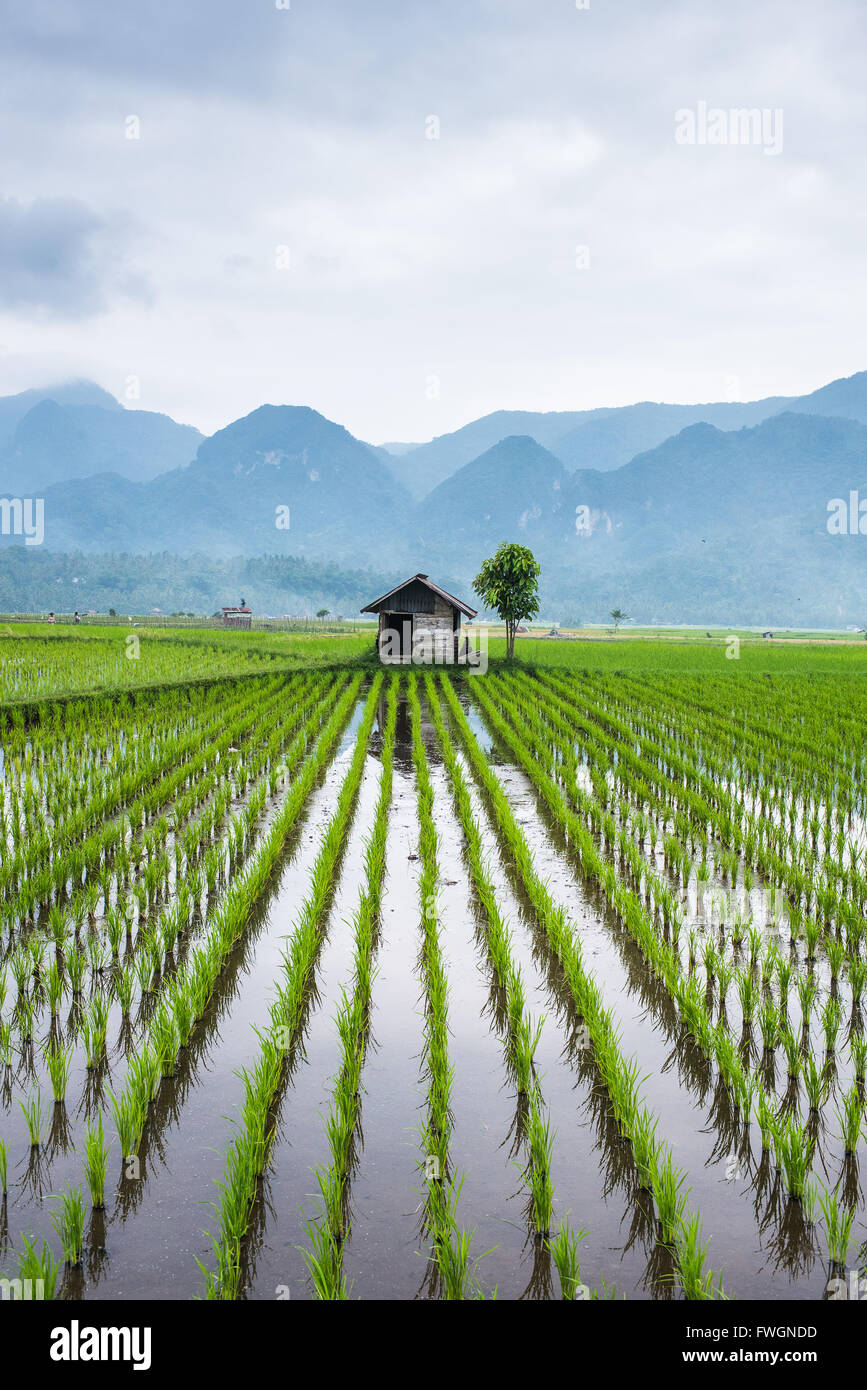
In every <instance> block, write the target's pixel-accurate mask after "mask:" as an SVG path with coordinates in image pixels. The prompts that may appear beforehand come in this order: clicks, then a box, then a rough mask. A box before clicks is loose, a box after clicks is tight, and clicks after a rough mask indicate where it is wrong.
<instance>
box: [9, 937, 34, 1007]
mask: <svg viewBox="0 0 867 1390" xmlns="http://www.w3.org/2000/svg"><path fill="white" fill-rule="evenodd" d="M9 968H10V970H11V971H12V978H13V980H14V981H15V984H16V986H17V988H18V994H19V996H20V995H22V994H24V993H26V990H27V987H28V985H29V984H30V974H31V967H30V957H29V955H28V954H27V952H26V951H23V950H22V949H21V947H20V946H19V947H18V948H17V950H15V951H13V953H12V955H11V956H10V957H9Z"/></svg>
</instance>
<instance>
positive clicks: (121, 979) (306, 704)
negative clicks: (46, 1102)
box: [0, 691, 332, 1026]
mask: <svg viewBox="0 0 867 1390" xmlns="http://www.w3.org/2000/svg"><path fill="white" fill-rule="evenodd" d="M318 694H320V692H318V691H314V692H312V693H311V694H310V695H309V696H308V697H307V699H305V700H303V701H302V702H301V704H300V705H299V706H298V708H297V710H296V711H295V715H296V717H297V718H298V719H300V720H301V727H300V729H299V730H295V723H294V720H293V721H292V724H291V729H292V731H295V738H294V741H293V744H292V747H291V749H290V752H289V754H288V755H287V756H286V758H285V759H284V760H283V762H281V764H280V774H281V777H282V778H285V776H286V775H288V773H289V772H290V771H291V770H292V768H293V767H294V765H295V763H296V762H297V761H298V759H299V758H300V757H301V755H302V753H303V751H304V749H305V748H306V746H307V740H308V738H309V736H310V732H311V729H312V728H313V727H314V725H315V723H316V721H317V720H318V719H320V718H321V717H323V715H324V712H325V710H326V708H327V706H328V705H329V704H330V703H331V699H332V696H331V695H326V696H325V697H324V698H321V699H320V700H319V703H318V705H316V707H315V709H313V712H312V716H311V717H310V719H308V718H306V717H305V716H309V715H310V710H311V705H312V704H313V702H314V701H316V698H317V695H318ZM287 737H288V733H287V731H286V730H285V729H283V728H282V727H281V728H278V730H277V731H276V733H275V735H274V736H273V738H272V739H271V740H270V741H269V742H268V743H266V744H264V745H263V749H264V752H265V753H266V755H267V756H268V757H273V756H275V753H276V751H277V750H278V749H279V748H280V747H281V746H282V745H283V743H284V741H285V739H286V738H287ZM265 793H266V787H265V785H264V784H263V785H262V786H260V788H259V789H258V792H257V794H256V795H255V796H254V797H253V798H251V800H250V801H249V802H248V804H247V806H246V808H245V810H244V812H243V815H241V816H238V817H236V818H235V823H234V824H235V825H236V826H237V828H238V830H240V831H241V832H242V833H243V834H244V835H245V837H246V836H248V835H249V832H250V820H251V816H250V813H251V811H253V812H254V813H256V814H258V812H259V811H260V810H261V808H262V805H263V804H264V798H265ZM212 830H213V824H212V822H211V819H210V818H209V817H207V816H202V817H200V818H199V820H198V821H196V822H195V823H194V825H191V827H190V831H191V832H192V839H194V840H195V841H196V842H198V841H199V839H200V837H201V835H202V834H203V833H210V832H211V831H212ZM229 837H230V839H232V838H233V829H232V827H231V826H230V830H229ZM188 879H189V885H190V886H192V885H193V884H194V883H196V882H198V884H199V886H198V890H197V891H195V892H194V893H191V892H190V891H189V887H188V885H187V884H185V883H182V884H181V886H180V889H179V892H178V896H177V899H176V901H175V903H174V904H173V906H172V908H170V909H169V910H167V911H166V912H164V913H163V915H162V917H161V918H160V920H159V921H158V922H156V923H154V924H153V925H152V926H150V927H147V928H146V927H145V926H144V922H143V919H141V920H140V922H139V932H138V939H137V942H136V951H137V955H136V956H135V957H134V958H133V959H134V964H135V967H136V973H137V975H138V979H139V984H140V986H141V990H142V994H143V996H144V995H149V994H152V992H153V982H154V979H155V977H156V976H158V975H159V974H160V971H161V970H162V968H163V953H164V952H165V956H166V964H168V962H169V953H170V952H171V951H172V950H173V948H174V945H175V942H176V941H177V940H178V938H179V937H183V935H184V934H185V931H186V929H187V927H188V926H189V922H190V918H191V916H192V912H193V911H194V909H195V907H196V905H197V900H198V898H199V897H200V895H201V882H200V879H201V876H200V875H197V874H195V873H193V872H191V870H190V866H188ZM214 886H216V885H215V881H212V882H209V888H212V887H214ZM131 905H132V904H131V902H130V903H128V904H127V906H128V907H129V906H131ZM54 911H55V909H52V914H53V913H54ZM56 911H57V912H58V913H59V914H60V915H61V923H60V926H61V929H62V934H61V937H60V939H58V938H57V936H55V939H56V940H57V957H56V959H55V960H54V961H52V962H51V965H50V966H49V968H48V971H47V973H46V974H45V975H44V984H45V996H46V999H47V1001H48V1004H49V1007H50V1010H51V1017H52V1020H53V1019H55V1018H56V1016H57V1012H58V1007H59V1004H60V1002H61V1001H62V999H63V997H64V995H65V993H66V989H67V977H68V980H69V985H70V986H71V989H72V992H73V997H75V996H76V995H78V994H80V991H81V988H82V983H83V964H84V958H83V955H82V953H81V951H80V950H79V949H78V928H79V925H80V917H79V916H78V915H77V914H76V916H75V918H74V919H73V920H72V922H71V923H69V922H68V920H67V919H66V917H65V916H64V915H63V913H62V910H61V909H59V908H58V909H56ZM133 916H134V913H129V912H125V913H124V914H121V913H120V911H119V910H117V909H109V912H108V915H107V918H106V932H107V936H108V937H109V938H110V943H111V959H112V961H113V969H112V970H111V972H110V973H109V975H108V976H107V982H108V989H109V992H110V993H114V994H116V995H117V997H118V1000H119V1002H120V1004H121V1011H122V1014H123V1016H124V1017H127V1016H128V1015H129V1012H130V1006H131V1002H132V995H133V975H132V971H131V968H130V967H129V966H128V965H127V966H124V967H123V968H121V965H120V942H121V936H122V935H123V933H124V931H125V932H126V940H127V944H128V948H129V951H128V954H129V952H131V951H132V949H133V947H132V942H131V936H130V933H131V928H132V923H133ZM69 925H71V926H72V928H73V940H74V942H75V945H73V946H70V945H69V944H68V942H67V941H66V936H65V932H66V929H67V927H68V926H69ZM94 943H95V938H93V937H92V938H90V940H89V942H88V945H89V947H93V946H94ZM39 944H40V943H39V938H38V937H37V936H36V935H32V936H31V937H30V939H29V942H28V947H29V948H30V949H29V951H28V952H27V953H26V956H25V962H24V964H25V970H24V972H21V971H20V970H18V964H19V960H20V957H21V949H20V948H19V951H18V952H17V953H16V954H15V955H13V956H12V958H11V959H12V964H13V968H14V969H15V971H16V972H17V976H19V977H20V979H19V999H18V1004H17V1006H16V1007H17V1012H18V1016H19V1024H21V1023H22V1020H23V1019H24V1018H26V1017H29V1019H30V1025H31V1026H32V1022H33V1011H32V1008H31V1004H30V1001H29V1000H28V999H27V997H26V996H25V995H24V994H23V992H22V986H23V985H24V984H25V983H26V980H27V979H28V978H29V963H30V960H31V958H32V959H33V960H34V962H35V964H34V976H35V978H36V981H37V987H38V985H39V982H40V976H39V968H38V960H39V959H40V957H39V951H38V947H39ZM91 955H92V953H91ZM91 964H92V968H93V970H94V971H95V972H97V973H98V975H99V977H101V976H102V971H103V968H104V958H103V957H102V956H101V953H100V955H99V956H98V957H93V955H92V959H91ZM2 993H3V989H2V985H0V994H2ZM38 1004H39V996H38V994H37V995H36V996H35V998H34V1001H33V1007H34V1008H37V1007H38ZM25 1006H26V1007H25ZM0 1007H2V1000H0Z"/></svg>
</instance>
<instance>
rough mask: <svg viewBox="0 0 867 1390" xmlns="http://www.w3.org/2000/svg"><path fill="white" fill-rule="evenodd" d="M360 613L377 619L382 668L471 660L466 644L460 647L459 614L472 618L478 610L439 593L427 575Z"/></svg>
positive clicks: (383, 596)
mask: <svg viewBox="0 0 867 1390" xmlns="http://www.w3.org/2000/svg"><path fill="white" fill-rule="evenodd" d="M361 611H362V613H376V614H378V615H379V631H378V632H377V635H376V647H377V651H378V653H379V659H380V661H381V662H382V663H383V665H386V666H392V665H410V664H411V663H412V662H414V661H415V662H418V663H429V662H443V663H446V664H449V663H454V662H456V661H462V662H463V661H467V660H468V659H470V658H469V648H468V643H465V646H464V648H463V649H461V648H460V645H459V644H460V634H461V614H463V615H464V617H466V618H474V617H475V616H476V613H477V611H478V610H477V609H475V608H470V607H469V605H468V604H466V603H464V602H463V600H462V599H459V598H455V596H454V594H449V593H447V592H446V590H445V589H441V588H440V587H439V585H438V584H434V582H433V580H431V579H429V578H428V576H427V575H426V574H414V575H413V576H412V577H411V578H410V579H407V580H406V581H405V582H404V583H403V584H398V585H396V586H395V588H393V589H389V591H388V593H387V594H382V595H381V597H380V598H375V599H374V600H373V602H372V603H369V604H368V605H367V607H366V608H362V610H361Z"/></svg>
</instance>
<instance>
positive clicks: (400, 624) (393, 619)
mask: <svg viewBox="0 0 867 1390" xmlns="http://www.w3.org/2000/svg"><path fill="white" fill-rule="evenodd" d="M382 642H383V644H385V646H386V651H387V652H388V654H389V655H390V656H391V658H392V659H395V658H399V659H400V660H401V661H411V660H412V614H411V613H384V614H383V623H382Z"/></svg>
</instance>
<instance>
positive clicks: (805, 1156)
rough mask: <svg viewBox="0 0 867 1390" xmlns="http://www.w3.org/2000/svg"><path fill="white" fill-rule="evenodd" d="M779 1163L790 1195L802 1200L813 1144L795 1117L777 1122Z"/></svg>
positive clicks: (775, 1144)
mask: <svg viewBox="0 0 867 1390" xmlns="http://www.w3.org/2000/svg"><path fill="white" fill-rule="evenodd" d="M774 1147H775V1150H776V1155H777V1163H778V1164H779V1166H780V1169H781V1171H782V1174H783V1181H784V1183H785V1186H786V1191H787V1192H788V1194H789V1196H790V1197H791V1198H792V1199H793V1200H795V1201H800V1200H801V1199H802V1197H803V1196H804V1189H805V1184H806V1181H807V1176H808V1174H809V1172H810V1167H811V1165H812V1161H813V1146H812V1144H811V1142H810V1140H809V1139H808V1137H807V1135H806V1133H805V1131H804V1130H803V1129H802V1128H801V1125H800V1124H799V1123H798V1122H797V1121H796V1120H795V1119H789V1120H786V1121H781V1122H779V1123H778V1124H777V1127H776V1132H775V1136H774Z"/></svg>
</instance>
